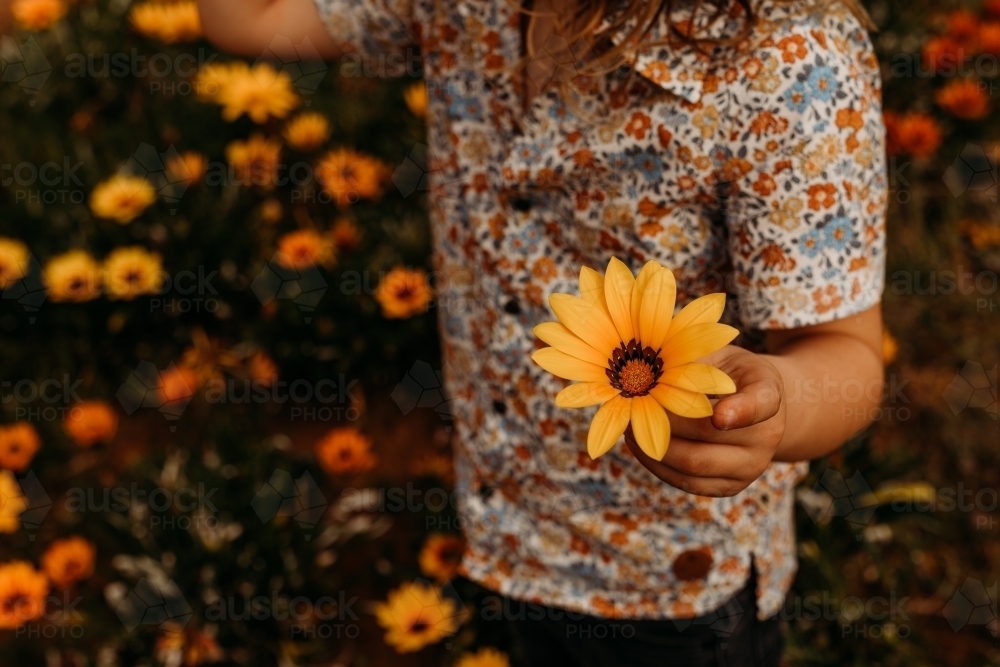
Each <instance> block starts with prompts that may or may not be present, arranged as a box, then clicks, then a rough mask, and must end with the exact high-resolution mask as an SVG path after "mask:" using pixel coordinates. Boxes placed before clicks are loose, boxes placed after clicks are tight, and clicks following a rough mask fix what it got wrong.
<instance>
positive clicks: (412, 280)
mask: <svg viewBox="0 0 1000 667" xmlns="http://www.w3.org/2000/svg"><path fill="white" fill-rule="evenodd" d="M431 296H432V293H431V286H430V284H428V282H427V273H426V272H425V271H423V270H422V269H406V268H403V267H401V266H397V267H396V268H394V269H393V270H392V271H389V273H388V274H386V276H385V278H383V279H382V282H381V283H379V286H378V289H377V290H375V300H376V301H378V302H379V305H381V306H382V315H383V316H384V317H388V318H390V319H404V318H407V317H413V316H414V315H419V314H420V313H424V312H427V309H428V308H429V307H430V303H431Z"/></svg>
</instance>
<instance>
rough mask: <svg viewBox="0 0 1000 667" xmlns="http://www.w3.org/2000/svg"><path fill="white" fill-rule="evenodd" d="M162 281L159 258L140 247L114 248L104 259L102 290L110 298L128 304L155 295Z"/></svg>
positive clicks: (161, 268)
mask: <svg viewBox="0 0 1000 667" xmlns="http://www.w3.org/2000/svg"><path fill="white" fill-rule="evenodd" d="M163 278H164V273H163V262H162V261H161V259H160V256H159V255H158V254H156V253H155V252H149V251H148V250H146V249H145V248H142V247H140V246H132V247H129V248H115V249H114V250H112V251H111V253H110V254H109V255H108V256H107V257H106V258H105V259H104V289H105V291H106V292H107V294H108V296H109V297H110V298H112V299H123V300H125V301H128V300H131V299H134V298H136V297H137V296H140V295H143V294H155V293H156V292H158V291H159V290H160V287H161V286H162V285H163Z"/></svg>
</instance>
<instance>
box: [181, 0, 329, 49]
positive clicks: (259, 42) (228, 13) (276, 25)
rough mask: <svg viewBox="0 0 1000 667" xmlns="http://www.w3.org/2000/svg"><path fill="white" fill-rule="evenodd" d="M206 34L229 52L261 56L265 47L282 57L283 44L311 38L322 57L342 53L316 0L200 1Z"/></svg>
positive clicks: (202, 21) (296, 43)
mask: <svg viewBox="0 0 1000 667" xmlns="http://www.w3.org/2000/svg"><path fill="white" fill-rule="evenodd" d="M198 9H199V10H200V12H201V23H202V26H203V30H204V32H205V36H206V37H207V38H208V40H209V41H211V42H213V43H215V44H216V45H218V46H219V47H220V48H222V49H225V50H226V51H231V52H233V53H236V54H239V55H245V56H260V55H261V54H263V53H264V51H265V50H266V49H270V50H271V51H272V52H275V53H277V55H279V56H295V55H296V54H295V53H294V51H293V52H291V53H282V52H281V49H282V45H286V47H287V46H291V47H294V46H296V45H298V44H300V43H301V42H302V41H303V40H305V39H308V40H309V41H310V42H311V43H312V45H313V47H315V49H316V51H317V52H318V53H319V55H320V56H322V57H323V58H336V57H338V56H340V55H342V54H343V53H344V52H345V51H346V50H348V49H346V48H345V47H343V46H341V45H338V44H336V43H335V42H334V41H333V39H331V37H330V32H329V30H328V29H327V27H326V26H325V25H324V24H323V21H322V20H320V17H319V12H318V10H317V9H316V4H315V2H314V1H313V0H198Z"/></svg>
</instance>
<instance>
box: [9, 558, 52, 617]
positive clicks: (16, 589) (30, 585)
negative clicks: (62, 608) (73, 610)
mask: <svg viewBox="0 0 1000 667" xmlns="http://www.w3.org/2000/svg"><path fill="white" fill-rule="evenodd" d="M48 594H49V582H48V581H47V580H46V579H45V575H43V574H41V573H40V572H38V570H36V569H35V568H34V567H32V566H31V563H26V562H24V561H12V562H10V563H4V564H2V565H0V628H2V629H6V630H10V629H13V628H19V627H21V626H22V625H24V624H26V623H28V622H30V621H33V620H35V619H36V618H38V617H39V616H41V615H42V613H43V612H44V611H45V598H46V596H47V595H48Z"/></svg>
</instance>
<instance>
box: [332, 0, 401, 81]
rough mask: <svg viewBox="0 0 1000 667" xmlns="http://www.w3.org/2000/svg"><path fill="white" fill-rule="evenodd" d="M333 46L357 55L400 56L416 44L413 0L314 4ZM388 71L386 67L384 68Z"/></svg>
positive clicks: (345, 0) (336, 1) (354, 0)
mask: <svg viewBox="0 0 1000 667" xmlns="http://www.w3.org/2000/svg"><path fill="white" fill-rule="evenodd" d="M315 2H316V7H317V8H318V9H319V15H320V18H321V19H322V20H323V23H324V24H325V25H326V27H327V29H328V30H329V31H330V35H331V36H332V37H333V40H334V42H336V43H337V44H341V45H344V46H347V47H350V49H351V50H352V51H354V52H357V53H363V54H369V55H380V54H392V53H401V52H403V51H405V50H406V49H407V48H408V47H412V46H414V45H415V44H416V41H417V40H416V39H415V35H414V30H413V2H414V0H315ZM387 67H388V64H387Z"/></svg>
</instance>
